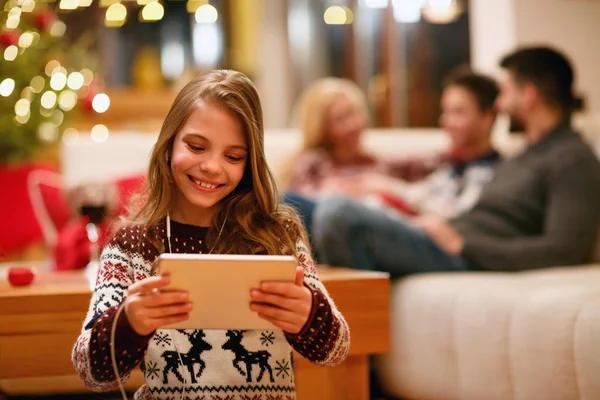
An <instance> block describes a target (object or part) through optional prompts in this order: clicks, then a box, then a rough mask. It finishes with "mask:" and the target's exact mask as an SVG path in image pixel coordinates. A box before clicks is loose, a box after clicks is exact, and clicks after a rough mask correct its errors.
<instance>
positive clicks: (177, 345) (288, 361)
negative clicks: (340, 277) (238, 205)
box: [73, 221, 350, 400]
mask: <svg viewBox="0 0 600 400" xmlns="http://www.w3.org/2000/svg"><path fill="white" fill-rule="evenodd" d="M158 233H159V235H160V239H162V240H163V242H164V244H165V248H168V246H167V243H166V235H165V232H164V223H163V225H162V226H160V227H159V228H158ZM205 234H206V228H200V227H196V226H191V225H184V224H180V223H177V222H174V221H172V223H171V244H172V250H173V253H202V252H206V251H207V250H206V248H205V246H204V242H203V240H204V236H205ZM158 255H159V254H158V251H157V250H156V249H155V246H153V245H152V244H151V242H150V240H149V239H148V238H147V237H146V236H145V235H144V233H143V229H142V227H140V226H136V227H126V228H122V229H121V230H119V231H118V232H117V233H116V234H115V236H114V238H113V239H112V240H111V241H110V242H109V244H108V245H107V246H106V247H105V249H104V251H103V253H102V256H101V259H100V267H99V271H98V277H97V281H96V286H95V290H94V293H93V296H92V300H91V303H90V308H89V311H88V314H87V316H86V318H85V321H84V326H83V330H82V332H81V335H80V336H79V338H78V339H77V342H76V343H75V346H74V348H73V363H74V364H75V367H76V369H77V371H78V373H79V376H80V377H81V379H82V380H83V381H84V382H85V384H86V385H87V386H88V387H89V388H91V389H93V390H96V391H108V390H114V389H115V388H117V387H118V386H117V381H116V378H115V375H114V373H113V369H112V363H111V358H110V346H109V343H110V332H111V327H112V325H113V324H114V323H116V324H117V325H116V340H115V351H116V359H117V365H118V369H119V375H120V376H121V380H122V382H125V381H126V380H127V379H128V377H129V375H130V373H131V371H132V370H133V369H134V368H135V367H136V366H137V365H140V367H141V369H142V371H143V373H144V376H145V384H144V385H143V386H142V387H141V388H140V389H139V390H138V391H137V392H136V394H135V398H136V399H164V400H167V399H169V400H175V399H181V398H185V399H190V400H192V399H193V400H196V399H197V400H200V399H202V400H224V399H227V400H275V399H278V400H292V399H295V398H296V396H295V387H294V370H293V365H294V364H293V358H292V348H293V349H294V350H296V351H297V352H298V353H299V354H301V355H302V356H303V357H305V358H307V359H308V360H310V361H312V362H314V363H316V364H320V365H326V366H335V365H337V364H340V363H341V362H342V361H343V360H344V359H345V357H346V355H347V353H348V349H349V346H350V335H349V329H348V325H347V324H346V321H345V320H344V318H343V316H342V315H341V314H340V313H339V311H338V310H337V309H336V307H335V305H334V303H333V301H332V300H331V299H330V298H329V296H328V294H327V291H326V289H325V287H324V286H323V284H322V283H321V281H320V280H319V276H318V272H317V269H316V268H315V265H314V263H313V261H312V259H311V257H310V254H309V252H308V250H307V247H306V246H305V244H304V243H302V241H301V240H299V241H298V242H297V245H296V249H295V256H296V258H297V259H298V264H299V265H300V266H302V267H303V268H304V270H305V274H304V283H305V286H306V287H308V288H309V290H310V291H311V293H312V295H313V303H312V310H311V314H310V316H309V319H308V321H307V323H306V325H305V326H304V327H303V329H302V330H301V332H299V333H298V334H296V335H290V334H287V333H284V332H283V331H281V330H277V329H276V328H274V329H272V330H246V331H233V330H174V329H158V330H157V331H156V332H154V333H152V334H150V335H148V336H140V335H138V334H137V333H136V332H135V331H134V330H133V329H132V327H131V325H130V324H129V322H128V320H127V317H126V316H125V313H121V315H120V317H119V320H118V321H115V314H116V311H117V309H118V307H119V305H120V304H121V303H122V302H123V301H124V299H125V297H126V293H127V287H128V286H129V285H131V284H132V283H134V282H136V281H139V280H142V279H144V278H147V277H148V276H150V271H151V267H152V263H153V261H154V260H155V259H156V257H158ZM215 301H218V299H215ZM194 306H195V307H202V306H204V307H210V304H205V305H200V304H195V305H194ZM182 364H183V365H182ZM184 383H185V385H184Z"/></svg>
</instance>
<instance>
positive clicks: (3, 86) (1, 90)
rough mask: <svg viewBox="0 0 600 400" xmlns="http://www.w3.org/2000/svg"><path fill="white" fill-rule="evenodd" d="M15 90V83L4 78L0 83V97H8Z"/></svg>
mask: <svg viewBox="0 0 600 400" xmlns="http://www.w3.org/2000/svg"><path fill="white" fill-rule="evenodd" d="M13 90H15V81H14V80H13V79H10V78H6V79H5V80H3V81H2V83H0V96H4V97H8V96H10V95H11V94H12V92H13Z"/></svg>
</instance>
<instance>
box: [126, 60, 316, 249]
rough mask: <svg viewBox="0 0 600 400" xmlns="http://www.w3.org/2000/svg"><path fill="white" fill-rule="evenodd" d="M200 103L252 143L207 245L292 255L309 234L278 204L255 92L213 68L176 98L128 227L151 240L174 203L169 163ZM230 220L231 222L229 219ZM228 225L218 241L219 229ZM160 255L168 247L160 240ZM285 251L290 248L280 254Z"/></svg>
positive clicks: (241, 77)
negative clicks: (220, 111)
mask: <svg viewBox="0 0 600 400" xmlns="http://www.w3.org/2000/svg"><path fill="white" fill-rule="evenodd" d="M199 102H204V103H206V104H209V105H213V106H219V107H224V108H225V109H227V110H229V111H230V112H232V113H233V115H235V116H236V117H237V118H238V119H239V121H240V122H241V124H242V126H243V127H244V134H245V136H246V140H247V142H248V159H247V162H246V167H245V170H244V174H243V176H242V179H241V181H240V183H239V184H238V186H237V187H236V189H234V190H233V192H232V193H230V194H229V195H228V196H226V197H225V198H224V199H223V200H222V201H221V207H220V210H219V212H218V213H217V215H216V217H215V219H214V221H213V224H212V229H209V231H208V232H207V237H206V239H205V242H206V244H207V246H208V247H209V248H212V246H215V247H214V253H216V254H282V251H284V252H286V253H289V254H293V253H294V250H295V242H296V239H297V238H298V236H301V237H302V238H303V239H304V240H305V242H307V241H306V233H305V232H304V230H303V229H302V228H301V226H302V225H301V224H300V222H299V218H298V216H297V214H296V213H295V212H294V211H293V209H292V208H290V207H287V206H285V205H282V204H279V194H278V191H277V188H276V185H275V181H274V179H273V174H272V173H271V171H270V169H269V167H268V165H267V162H266V158H265V152H264V128H263V116H262V108H261V104H260V99H259V97H258V93H257V92H256V88H255V87H254V85H253V84H252V82H251V81H250V79H248V78H247V77H246V76H245V75H244V74H242V73H240V72H237V71H231V70H215V71H211V72H207V73H205V74H202V75H199V76H197V77H196V78H194V79H192V81H190V82H189V83H188V84H187V85H186V86H185V87H184V88H183V89H182V90H181V91H180V92H179V94H178V95H177V97H176V98H175V101H174V102H173V105H172V106H171V109H170V110H169V113H168V114H167V116H166V118H165V120H164V122H163V125H162V128H161V130H160V134H159V136H158V140H157V142H156V144H155V145H154V148H153V149H152V154H151V156H150V166H149V169H148V180H147V184H146V189H145V191H144V193H143V194H142V195H141V196H140V197H139V198H138V201H137V206H135V205H134V207H137V210H135V209H134V210H132V211H133V212H131V213H130V214H129V215H131V218H130V219H129V221H128V223H129V224H141V225H143V226H144V229H145V233H146V235H148V237H149V238H157V231H156V228H157V226H158V224H159V223H160V222H161V221H162V220H163V219H164V218H165V217H166V215H167V212H168V211H169V209H170V208H171V207H172V206H173V204H174V199H175V196H174V194H175V192H176V191H177V190H178V189H177V186H176V185H175V182H174V179H173V178H172V174H171V170H170V167H169V164H168V162H167V158H168V157H170V155H171V152H172V149H173V141H174V138H175V135H176V134H177V132H178V131H179V130H180V129H181V127H182V126H183V124H184V123H185V121H186V120H187V118H188V117H189V115H190V114H191V112H192V111H193V109H194V108H195V107H196V105H197V104H198V103H199ZM225 219H227V220H225ZM222 224H225V225H224V227H225V229H223V231H222V234H221V236H220V237H219V238H218V241H217V234H218V229H217V227H219V228H220V227H221V226H222ZM155 246H156V247H157V249H158V250H159V252H163V251H164V245H163V243H162V241H160V240H159V239H158V238H157V239H156V240H155ZM282 249H287V250H282Z"/></svg>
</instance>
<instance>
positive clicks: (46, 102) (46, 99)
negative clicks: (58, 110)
mask: <svg viewBox="0 0 600 400" xmlns="http://www.w3.org/2000/svg"><path fill="white" fill-rule="evenodd" d="M40 102H41V103H42V107H44V108H47V109H51V108H53V107H54V106H55V105H56V93H54V92H52V91H50V90H48V91H47V92H45V93H44V94H43V95H42V98H41V100H40Z"/></svg>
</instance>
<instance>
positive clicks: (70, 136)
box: [62, 128, 79, 146]
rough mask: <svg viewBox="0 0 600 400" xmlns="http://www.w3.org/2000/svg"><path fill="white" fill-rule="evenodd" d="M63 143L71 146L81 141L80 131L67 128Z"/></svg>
mask: <svg viewBox="0 0 600 400" xmlns="http://www.w3.org/2000/svg"><path fill="white" fill-rule="evenodd" d="M62 141H63V143H64V144H65V145H67V146H69V145H72V144H75V143H77V142H78V141H79V131H78V130H77V129H75V128H67V129H65V131H64V132H63V136H62Z"/></svg>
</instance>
